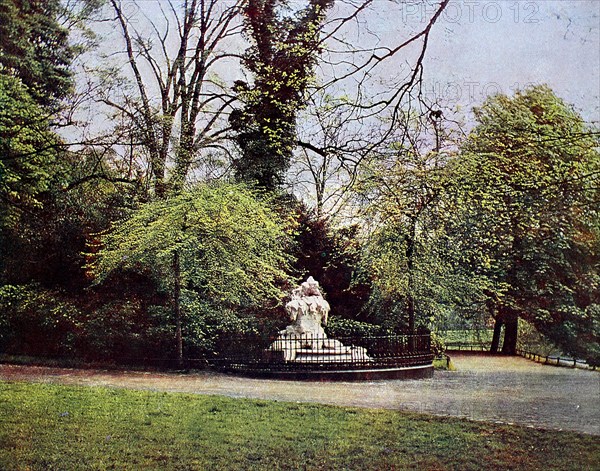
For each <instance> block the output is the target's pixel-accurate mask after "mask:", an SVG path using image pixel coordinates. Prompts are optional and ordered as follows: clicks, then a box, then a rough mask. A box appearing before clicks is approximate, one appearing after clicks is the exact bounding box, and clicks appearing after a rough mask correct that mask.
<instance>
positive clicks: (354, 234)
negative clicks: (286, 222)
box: [294, 205, 370, 319]
mask: <svg viewBox="0 0 600 471" xmlns="http://www.w3.org/2000/svg"><path fill="white" fill-rule="evenodd" d="M295 212H296V214H297V216H296V221H297V224H298V226H297V229H296V234H295V240H296V247H295V249H296V250H295V255H296V258H297V260H296V263H295V264H294V268H295V271H296V272H297V273H298V274H299V275H300V277H301V278H302V279H305V278H306V277H308V276H313V277H314V278H315V279H316V280H317V281H318V282H319V284H320V285H321V287H322V288H323V290H324V292H325V295H326V297H327V300H328V302H329V304H330V305H331V306H332V309H333V310H332V313H333V314H335V315H336V316H339V317H343V318H346V319H360V318H361V317H362V316H363V315H364V305H365V303H366V301H367V299H368V296H369V291H370V287H369V285H368V284H367V283H361V282H358V281H357V280H356V279H355V278H356V277H355V274H356V271H357V267H358V265H359V263H360V258H361V255H362V246H361V243H360V240H359V237H358V232H359V227H358V226H357V225H353V226H347V227H341V228H335V227H332V225H331V222H330V221H329V220H327V219H322V218H318V217H317V216H316V215H315V214H314V213H313V212H311V211H309V210H307V209H306V208H305V207H304V206H303V205H297V208H296V211H295Z"/></svg>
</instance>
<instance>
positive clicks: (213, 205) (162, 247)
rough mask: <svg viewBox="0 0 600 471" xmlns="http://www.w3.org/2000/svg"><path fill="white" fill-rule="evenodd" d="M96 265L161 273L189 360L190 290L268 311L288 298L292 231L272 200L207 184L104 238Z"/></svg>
mask: <svg viewBox="0 0 600 471" xmlns="http://www.w3.org/2000/svg"><path fill="white" fill-rule="evenodd" d="M101 244H102V245H101V247H99V251H98V252H97V254H95V256H94V259H93V262H92V263H91V264H90V266H89V268H90V269H91V271H92V272H93V273H94V274H95V275H96V276H97V278H98V280H100V281H101V280H103V279H104V278H106V277H107V276H108V275H109V274H110V273H111V272H113V271H114V270H117V269H122V268H125V269H133V270H142V269H145V270H149V269H151V270H154V272H155V273H156V274H157V276H159V277H161V278H162V280H163V282H165V283H166V284H167V287H168V289H169V290H170V292H171V293H172V301H173V309H174V314H175V319H176V323H177V327H176V335H177V343H178V354H179V357H180V359H181V357H182V344H181V313H180V309H181V308H180V294H181V289H182V287H186V288H187V289H189V290H192V291H194V292H195V293H196V294H197V296H198V297H200V298H201V299H203V300H204V301H208V302H209V303H211V304H214V305H220V306H238V307H241V306H248V305H255V306H264V305H266V304H267V303H268V302H269V301H277V300H279V299H281V297H282V296H283V292H282V290H281V284H282V282H284V281H285V280H287V279H288V277H287V274H286V269H287V267H288V263H289V261H290V260H289V257H288V256H287V255H286V253H287V252H288V251H287V244H288V234H287V232H286V229H285V224H284V221H283V220H282V219H281V218H280V217H279V216H278V215H277V214H276V213H275V212H274V211H273V210H271V209H270V207H269V205H268V203H267V202H266V201H264V200H261V199H260V197H259V196H258V194H257V193H254V192H252V191H250V190H248V189H246V188H244V187H243V186H236V185H228V184H218V185H207V184H205V185H199V186H198V187H197V188H195V189H194V190H193V191H189V192H184V193H182V194H180V195H177V196H174V197H172V198H168V199H161V200H157V201H154V202H150V203H147V204H145V205H142V206H141V207H140V208H139V209H138V210H137V211H135V212H134V213H133V214H132V216H131V217H130V218H129V219H127V220H125V221H123V222H122V223H120V224H117V225H115V227H114V229H113V230H112V231H110V232H109V233H107V234H106V235H104V237H103V238H102V243H101Z"/></svg>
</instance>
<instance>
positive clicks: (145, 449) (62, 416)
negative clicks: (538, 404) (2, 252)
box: [0, 382, 600, 470]
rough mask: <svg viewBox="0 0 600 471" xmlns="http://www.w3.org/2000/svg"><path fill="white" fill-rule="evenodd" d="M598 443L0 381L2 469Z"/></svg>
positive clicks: (388, 463)
mask: <svg viewBox="0 0 600 471" xmlns="http://www.w3.org/2000/svg"><path fill="white" fill-rule="evenodd" d="M598 462H600V445H599V442H598V440H597V437H592V436H587V435H582V434H576V433H569V432H554V431H540V430H533V429H527V428H523V427H515V426H505V425H492V424H486V423H475V422H469V421H464V420H460V419H455V418H439V417H432V416H427V415H419V414H413V413H407V412H398V411H387V410H368V409H356V408H343V407H332V406H323V405H316V404H299V403H284V402H270V401H259V400H249V399H230V398H224V397H213V396H201V395H191V394H176V393H159V392H149V391H131V390H119V389H108V388H87V387H73V386H59V385H50V384H28V383H6V382H4V383H2V382H0V469H2V470H26V469H34V470H37V469H39V470H42V469H69V470H79V469H81V470H84V469H85V470H87V469H160V470H171V469H199V470H201V469H211V470H213V469H269V470H271V469H357V470H368V469H373V470H375V469H376V470H381V469H429V470H433V469H460V470H480V469H483V468H485V469H514V470H521V469H522V470H530V469H565V470H567V469H577V470H580V469H594V467H596V466H597V463H598Z"/></svg>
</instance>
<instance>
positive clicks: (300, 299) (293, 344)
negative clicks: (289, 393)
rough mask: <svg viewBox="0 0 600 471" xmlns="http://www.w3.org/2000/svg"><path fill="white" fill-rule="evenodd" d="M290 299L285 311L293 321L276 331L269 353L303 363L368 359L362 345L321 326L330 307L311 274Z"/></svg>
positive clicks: (325, 322) (325, 321) (293, 292)
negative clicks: (332, 336)
mask: <svg viewBox="0 0 600 471" xmlns="http://www.w3.org/2000/svg"><path fill="white" fill-rule="evenodd" d="M291 298H292V299H291V300H290V301H289V302H288V303H287V304H286V305H285V310H286V311H287V313H288V315H289V316H290V320H291V321H292V324H290V325H288V326H287V327H286V328H285V329H284V330H282V331H281V332H279V336H278V337H277V339H276V340H275V342H273V344H272V345H271V347H270V348H269V352H282V353H283V357H284V360H286V361H297V362H305V363H315V362H328V363H331V362H351V361H356V360H370V359H369V357H368V356H367V354H366V350H365V349H364V348H362V347H354V346H351V347H348V346H345V345H343V344H342V343H341V342H340V341H338V340H335V339H328V338H327V335H326V334H325V330H323V325H327V318H328V316H329V309H330V307H329V303H328V302H327V301H326V300H325V299H324V298H323V295H322V294H321V291H320V290H319V283H318V282H317V281H315V279H314V278H313V277H312V276H310V277H308V279H307V280H306V281H305V282H304V283H302V284H301V285H300V286H299V287H297V288H295V289H294V290H293V291H292V295H291Z"/></svg>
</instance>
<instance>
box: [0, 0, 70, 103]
mask: <svg viewBox="0 0 600 471" xmlns="http://www.w3.org/2000/svg"><path fill="white" fill-rule="evenodd" d="M62 11H63V9H62V6H61V2H60V0H0V38H2V41H0V73H1V74H5V75H10V76H13V77H18V78H19V79H20V80H21V82H22V83H23V84H24V85H26V86H27V88H28V90H29V93H30V95H31V96H32V98H33V99H34V100H35V101H36V102H37V103H38V104H39V105H41V106H43V107H51V108H52V107H55V106H56V105H57V102H58V100H60V99H62V98H65V97H66V96H67V95H68V94H69V93H70V92H71V90H72V85H73V78H72V73H71V70H70V68H69V66H70V64H71V59H72V58H73V53H74V51H73V49H72V47H71V46H70V45H69V32H68V30H67V29H66V28H65V27H63V26H62V25H60V24H59V22H58V21H57V18H58V16H59V15H60V14H61V12H62Z"/></svg>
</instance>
